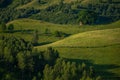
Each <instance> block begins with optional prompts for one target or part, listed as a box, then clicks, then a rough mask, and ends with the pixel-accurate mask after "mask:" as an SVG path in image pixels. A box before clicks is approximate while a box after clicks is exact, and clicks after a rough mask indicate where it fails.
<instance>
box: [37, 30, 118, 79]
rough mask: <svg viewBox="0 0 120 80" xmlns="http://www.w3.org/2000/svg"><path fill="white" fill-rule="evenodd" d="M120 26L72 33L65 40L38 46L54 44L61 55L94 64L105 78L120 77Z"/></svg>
mask: <svg viewBox="0 0 120 80" xmlns="http://www.w3.org/2000/svg"><path fill="white" fill-rule="evenodd" d="M119 37H120V28H116V29H106V30H95V31H88V32H83V33H79V34H75V35H72V36H70V37H68V38H65V39H63V40H60V41H57V42H55V43H52V44H48V45H45V46H39V47H36V48H38V49H39V50H43V49H45V48H46V47H48V46H52V47H54V48H55V49H57V50H58V51H59V52H60V56H61V57H64V58H67V59H70V60H71V61H75V62H78V63H79V62H80V61H84V62H85V63H87V64H90V65H94V66H95V68H96V71H97V72H98V74H100V75H101V76H103V78H104V80H119V78H120V62H119V60H120V59H119V57H120V51H119V48H120V38H119Z"/></svg>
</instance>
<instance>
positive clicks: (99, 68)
mask: <svg viewBox="0 0 120 80" xmlns="http://www.w3.org/2000/svg"><path fill="white" fill-rule="evenodd" d="M66 60H67V61H70V62H76V63H77V64H82V63H85V64H86V65H87V66H93V67H94V68H95V72H96V76H101V77H102V78H103V80H120V76H118V75H117V74H115V73H112V72H110V71H109V70H111V69H116V68H120V66H118V65H115V64H94V62H93V61H91V60H85V59H66Z"/></svg>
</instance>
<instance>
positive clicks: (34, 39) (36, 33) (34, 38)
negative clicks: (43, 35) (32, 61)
mask: <svg viewBox="0 0 120 80" xmlns="http://www.w3.org/2000/svg"><path fill="white" fill-rule="evenodd" d="M38 40H39V35H38V30H35V31H34V33H33V38H32V43H33V44H34V45H37V44H38Z"/></svg>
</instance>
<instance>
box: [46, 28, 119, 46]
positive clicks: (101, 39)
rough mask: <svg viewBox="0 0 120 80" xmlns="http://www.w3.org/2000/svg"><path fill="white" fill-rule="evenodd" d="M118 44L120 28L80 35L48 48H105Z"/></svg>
mask: <svg viewBox="0 0 120 80" xmlns="http://www.w3.org/2000/svg"><path fill="white" fill-rule="evenodd" d="M116 44H120V28H116V29H107V30H96V31H89V32H84V33H79V34H76V35H72V36H70V37H68V38H66V39H63V40H60V41H57V42H55V43H52V44H49V45H46V46H53V47H104V46H109V45H116Z"/></svg>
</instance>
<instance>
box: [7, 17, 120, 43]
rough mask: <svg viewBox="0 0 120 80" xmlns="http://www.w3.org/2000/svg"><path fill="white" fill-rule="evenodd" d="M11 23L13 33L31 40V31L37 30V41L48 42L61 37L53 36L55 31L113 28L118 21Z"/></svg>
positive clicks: (21, 21)
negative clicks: (95, 23)
mask: <svg viewBox="0 0 120 80" xmlns="http://www.w3.org/2000/svg"><path fill="white" fill-rule="evenodd" d="M9 24H13V25H14V26H15V30H16V32H15V33H13V34H14V35H17V36H20V37H23V38H25V39H27V40H31V38H32V35H31V34H32V33H33V31H34V30H38V32H39V37H40V39H39V43H49V42H54V41H57V40H59V39H61V38H58V37H55V36H54V33H55V31H61V32H64V33H66V34H68V35H72V34H76V33H82V32H86V31H93V30H102V29H114V28H119V24H120V21H118V22H115V23H112V24H109V25H94V26H92V25H91V26H88V25H83V26H79V25H60V24H52V23H48V22H43V21H39V20H32V19H19V20H14V21H12V22H9V23H8V24H7V25H9ZM45 29H49V31H50V35H45V34H44V33H45ZM21 30H23V31H24V35H22V34H21V32H20V31H21Z"/></svg>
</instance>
